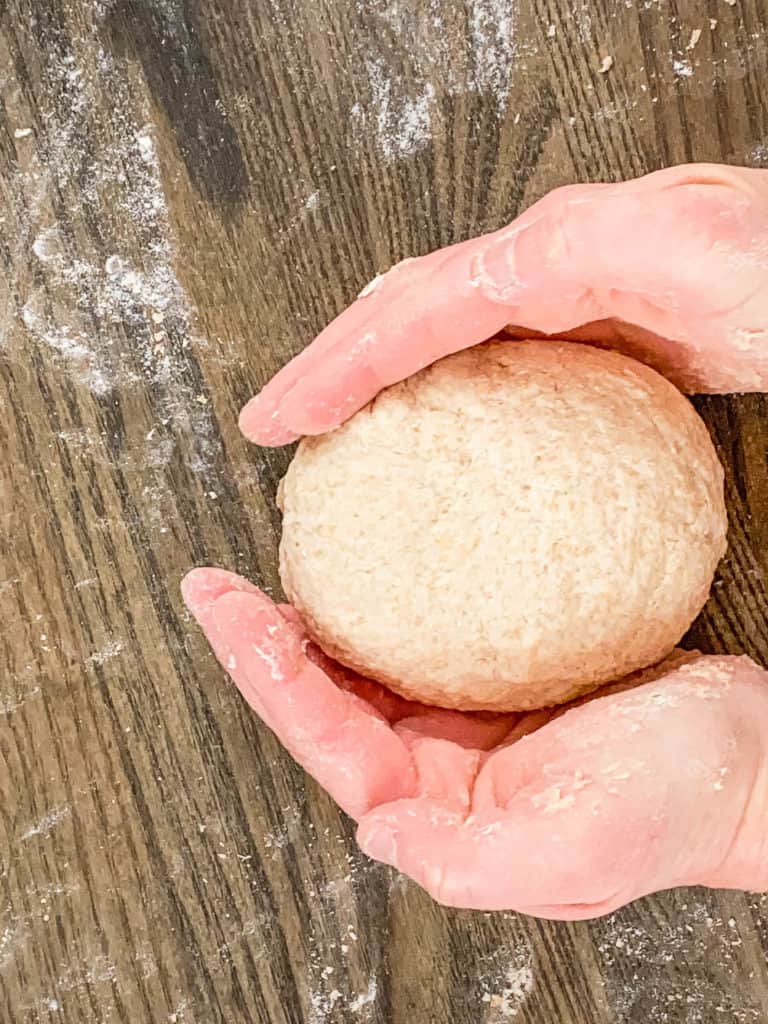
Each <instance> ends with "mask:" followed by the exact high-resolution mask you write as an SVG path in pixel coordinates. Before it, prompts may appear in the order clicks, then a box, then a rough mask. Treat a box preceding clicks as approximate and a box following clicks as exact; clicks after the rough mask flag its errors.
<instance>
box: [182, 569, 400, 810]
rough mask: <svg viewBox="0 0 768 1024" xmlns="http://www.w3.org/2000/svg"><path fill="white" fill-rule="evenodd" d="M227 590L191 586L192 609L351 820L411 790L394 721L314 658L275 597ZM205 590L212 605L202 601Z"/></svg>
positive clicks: (246, 690) (199, 583)
mask: <svg viewBox="0 0 768 1024" xmlns="http://www.w3.org/2000/svg"><path fill="white" fill-rule="evenodd" d="M206 585H208V591H206V590H205V587H206ZM225 585H226V580H225V579H222V578H221V577H218V578H217V579H216V580H215V581H214V580H213V579H209V578H207V577H205V576H203V577H198V578H197V579H193V580H191V581H190V582H189V583H187V584H185V595H186V594H189V593H191V598H192V600H191V604H190V610H191V611H192V612H193V614H195V616H196V618H198V621H199V622H200V624H201V626H203V628H204V630H205V632H206V635H207V636H208V638H209V640H210V642H211V645H212V646H213V648H214V650H215V652H216V655H217V657H218V658H219V660H220V661H221V663H222V665H223V666H224V667H225V668H226V669H227V671H228V672H229V673H230V675H231V676H232V679H233V680H234V682H235V684H236V685H237V687H238V689H239V690H240V691H241V693H242V694H243V696H244V697H245V698H246V700H247V701H248V703H249V704H250V705H251V706H252V707H253V708H254V710H255V711H256V712H257V714H259V716H260V717H261V718H262V719H263V720H264V722H265V724H267V725H268V726H269V727H270V728H271V729H272V730H273V731H274V732H275V733H276V734H277V736H278V738H279V739H280V740H281V742H282V743H283V744H284V745H285V747H286V749H287V750H288V751H289V753H291V754H292V756H293V757H294V758H295V759H296V760H297V761H298V762H299V763H300V764H301V765H302V766H303V767H304V768H306V770H307V771H308V772H309V773H310V774H311V775H313V776H314V778H315V779H317V781H318V782H319V783H320V785H321V786H323V787H324V788H325V789H326V790H327V791H328V792H329V793H330V795H331V796H332V797H333V798H334V799H335V800H336V801H337V803H339V805H340V806H341V807H342V808H343V809H344V810H345V811H347V813H349V814H351V815H352V816H353V817H358V816H359V815H361V814H363V813H364V812H365V811H366V810H367V809H368V808H369V807H371V806H374V805H375V804H377V803H380V802H381V801H383V800H391V799H397V798H398V794H400V795H409V794H410V793H412V792H413V791H414V790H415V780H414V770H413V764H412V761H411V757H410V754H409V753H408V750H407V749H406V747H405V745H404V744H403V742H402V740H401V739H400V738H399V737H398V736H396V735H395V734H394V733H393V732H392V730H391V729H390V727H389V725H388V723H387V722H386V721H385V720H384V719H383V718H382V717H381V716H380V715H378V714H377V713H376V712H375V711H374V710H373V709H372V708H370V707H368V706H367V705H366V704H365V703H364V702H363V701H362V700H360V699H359V698H358V697H356V696H355V695H354V694H352V693H347V692H345V691H343V690H340V689H339V688H338V687H337V686H335V685H334V683H333V682H332V681H331V680H330V679H329V678H328V677H327V676H326V675H325V673H324V672H323V671H322V670H321V669H320V668H318V667H317V666H316V665H314V664H313V663H312V662H311V661H309V659H308V658H307V657H306V655H305V653H304V650H303V638H302V635H301V632H300V631H299V630H298V629H297V628H296V626H294V625H292V624H290V623H288V622H287V621H286V620H285V619H284V618H283V617H282V615H281V614H280V612H279V610H278V609H277V608H276V606H275V605H274V604H273V603H272V602H271V601H270V600H269V598H267V597H266V596H265V595H264V594H262V593H260V592H259V591H257V590H255V588H253V589H250V590H245V589H243V588H237V589H232V590H228V591H224V592H222V587H223V586H225ZM203 593H207V594H208V595H209V596H210V598H211V599H212V600H211V601H210V602H208V603H202V602H201V600H198V599H199V598H201V595H202V594H203Z"/></svg>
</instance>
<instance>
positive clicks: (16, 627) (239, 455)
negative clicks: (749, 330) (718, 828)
mask: <svg viewBox="0 0 768 1024" xmlns="http://www.w3.org/2000/svg"><path fill="white" fill-rule="evenodd" d="M606 57H611V58H612V66H611V67H610V68H609V69H608V70H606V71H604V72H602V73H601V71H600V70H599V69H600V67H601V65H602V64H603V62H604V58H606ZM606 63H609V62H606ZM767 74H768V2H766V0H736V2H730V3H729V2H728V0H637V2H631V0H626V2H624V0H584V2H582V0H573V2H565V0H474V2H472V0H0V227H1V228H2V233H1V234H0V255H1V258H2V267H3V273H2V276H1V277H0V312H1V314H2V315H1V316H0V371H1V379H0V452H1V453H2V457H1V458H0V523H2V530H0V622H1V623H2V629H1V631H0V1020H1V1021H2V1022H9V1024H10V1022H13V1024H22V1022H40V1024H43V1022H45V1024H48V1022H51V1024H90V1022H94V1024H95V1022H100V1024H106V1022H109V1024H117V1022H126V1024H127V1022H131V1024H137V1022H140V1024H144V1022H146V1024H166V1022H173V1024H217V1022H222V1024H224V1022H226V1024H246V1022H247V1024H253V1022H259V1024H261V1022H264V1024H267V1022H269V1024H289V1022H290V1024H296V1022H305V1024H336V1022H345V1024H346V1022H353V1024H354V1022H358V1021H359V1022H361V1024H383V1022H388V1024H389V1022H393V1024H433V1022H435V1024H437V1022H439V1024H443V1022H448V1024H496V1022H504V1021H508V1020H513V1019H514V1020H515V1021H516V1022H517V1024H608V1022H615V1024H630V1022H631V1024H635V1022H637V1024H640V1022H644V1024H645V1022H648V1024H709V1022H720V1021H723V1022H729V1024H730V1022H745V1024H748V1022H761V1021H768V966H766V951H767V950H768V902H766V901H765V900H763V899H762V898H760V897H756V896H746V895H742V894H739V893H712V892H705V891H698V890H696V891H679V892H675V893H670V894H665V895H661V896H658V897H655V898H650V899H645V900H642V901H640V902H638V903H636V904H635V905H633V906H631V907H629V908H627V909H625V910H623V911H622V912H620V913H617V914H614V915H612V916H611V917H609V918H607V919H605V920H601V921H597V922H594V923H585V924H575V925H567V924H552V923H542V922H537V921H533V920H529V919H525V918H522V917H520V916H517V915H515V914H511V913H509V914H494V915H486V914H479V913H469V912H455V911H449V910H444V909H442V908H440V907H438V906H436V905H434V904H433V903H432V902H431V901H430V900H429V899H428V898H427V897H426V896H425V895H424V894H423V893H421V892H420V891H419V890H418V889H417V888H416V887H415V886H413V885H411V884H409V883H407V882H405V881H403V880H402V879H400V878H398V877H396V876H395V875H394V874H393V873H392V872H390V871H388V870H386V869H384V868H380V867H378V866H377V865H374V864H372V863H370V862H368V861H366V860H365V859H364V858H363V857H362V856H361V855H360V854H359V853H358V852H357V851H356V848H355V844H354V839H353V828H352V826H351V824H350V822H349V821H347V820H346V819H345V818H344V817H343V816H342V815H341V814H340V813H339V812H338V811H337V810H336V808H335V807H334V806H333V805H332V803H331V802H330V801H329V800H328V799H327V798H326V797H325V795H324V794H323V793H322V792H320V791H319V789H318V788H317V787H316V786H315V785H314V783H312V781H311V780H308V779H307V778H305V777H304V775H303V774H302V772H301V771H300V770H298V769H297V768H296V767H295V766H294V765H293V764H292V762H291V761H290V759H289V758H288V757H287V756H286V755H285V754H284V753H283V752H282V751H281V749H280V747H279V745H278V744H277V742H276V741H275V740H274V738H273V737H272V736H271V734H269V732H268V731H267V730H265V729H264V728H262V727H261V726H260V725H259V723H258V722H257V721H256V720H255V718H254V717H252V715H251V714H250V713H249V711H248V709H247V708H246V707H245V705H244V703H243V701H242V700H241V699H240V697H239V695H238V694H237V693H236V692H235V690H234V688H233V687H232V686H231V685H229V684H228V683H227V681H226V679H225V678H224V676H223V673H222V672H221V671H220V669H219V668H218V667H217V665H216V664H215V662H214V660H213V658H212V656H211V654H210V653H209V650H208V647H207V645H206V643H205V641H204V639H203V637H202V636H201V635H200V634H199V633H198V631H197V629H196V628H195V627H194V624H193V623H191V622H190V620H189V618H188V616H187V615H186V613H185V611H184V609H183V607H182V605H181V602H180V598H179V589H178V584H179V580H180V578H181V576H182V575H183V573H184V572H185V570H186V569H187V568H189V567H190V566H192V565H195V564H205V563H211V564H219V565H222V566H226V567H228V568H232V569H236V570H238V571H240V572H242V573H244V574H246V575H248V576H250V577H251V578H253V579H254V580H256V581H258V582H259V583H260V584H262V585H263V586H265V587H266V588H267V589H269V590H271V591H272V592H277V587H278V581H277V575H276V563H275V551H276V539H277V531H278V529H279V521H278V518H277V514H276V511H275V506H274V493H275V488H276V484H277V481H278V479H279V477H280V476H281V474H282V472H283V471H284V469H285V466H286V465H287V462H288V459H289V457H290V451H287V450H286V451H282V450H281V451H272V452H270V451H260V450H257V449H255V448H253V447H251V446H249V445H248V444H247V443H246V442H245V441H244V440H243V439H242V438H241V436H240V435H239V433H238V430H237V426H236V415H237V412H238V409H239V407H240V406H241V404H242V403H243V402H244V401H245V400H246V399H247V398H248V397H249V396H250V395H251V394H252V393H253V392H254V391H255V390H256V389H257V388H258V387H259V386H260V385H261V384H262V383H263V382H264V381H265V380H267V379H268V377H269V376H270V375H271V374H272V373H273V372H274V371H275V370H276V369H277V368H278V367H279V366H281V365H282V364H283V363H284V362H286V361H287V359H288V358H289V357H290V356H291V355H293V354H295V353H296V352H298V351H299V350H300V349H301V348H302V347H303V346H304V345H305V344H307V342H308V341H309V340H310V339H311V338H312V336H313V335H314V334H315V333H316V332H317V331H318V330H319V329H320V328H321V327H322V326H323V325H324V324H325V323H326V322H327V321H328V320H329V319H330V318H331V317H332V316H333V315H334V314H336V313H337V312H338V311H339V310H340V309H342V308H343V307H344V306H345V304H346V303H347V302H348V301H350V300H351V299H352V297H353V296H354V295H355V294H356V293H357V292H358V291H359V289H360V288H361V287H362V285H363V284H364V283H365V282H367V281H368V280H369V279H370V278H372V277H373V276H374V275H375V274H376V273H377V272H378V271H381V270H384V269H386V268H387V267H388V266H390V265H391V264H392V263H394V262H396V261H397V260H399V259H400V258H402V257H403V256H406V255H412V254H418V253H423V252H426V251H428V250H430V249H432V248H434V247H436V246H439V245H444V244H446V243H449V242H453V241H455V240H458V239H463V238H467V237H470V236H472V235H475V234H478V233H480V232H482V231H485V230H488V229H491V228H494V227H497V226H500V225H501V224H503V223H505V222H506V221H508V220H509V219H511V218H512V217H513V216H514V215H515V214H516V213H517V212H518V211H519V210H521V209H522V208H523V207H525V206H526V205H528V204H529V203H531V202H532V201H533V200H535V199H536V198H538V197H539V196H541V195H543V194H544V193H545V192H546V191H548V190H549V189H550V188H552V187H554V186H556V185H559V184H562V183H565V182H571V181H588V180H601V179H604V180H618V179H622V178H626V177H630V176H633V175H637V174H640V173H643V172H645V171H649V170H652V169H654V168H658V167H661V166H665V165H668V164H671V163H675V162H681V161H686V160H712V161H723V162H728V163H736V164H748V165H751V166H762V165H764V166H768V104H767V97H766V89H765V85H764V83H765V81H766V75H767ZM698 406H699V409H700V410H701V412H702V414H703V415H704V417H705V418H706V420H707V422H708V424H709V426H710V428H711V429H712V432H713V434H714V436H715V439H716V441H717V444H718V446H719V450H720V452H721V455H722V457H723V460H724V462H725V464H726V466H727V472H728V494H729V501H730V510H731V515H732V535H731V548H730V555H729V557H728V559H727V560H726V562H725V564H724V566H723V568H722V572H721V576H720V578H719V580H718V582H717V584H716V586H715V588H714V592H713V598H712V600H711V601H710V603H709V605H708V607H707V609H706V611H705V613H704V615H703V616H702V618H701V619H700V621H699V623H698V624H697V626H696V627H695V630H694V639H695V640H696V642H698V643H699V644H701V645H702V646H703V647H704V648H705V649H706V650H709V651H723V650H727V651H734V652H738V651H747V652H748V653H749V654H751V655H752V656H753V657H755V658H756V659H757V660H758V661H761V662H762V663H763V664H766V663H768V620H767V619H766V599H765V583H764V580H765V571H766V568H768V483H767V482H766V480H767V475H766V446H767V443H768V400H767V399H766V398H765V397H763V396H750V397H742V398H739V397H731V398H719V397H718V398H707V399H705V400H701V401H699V402H698Z"/></svg>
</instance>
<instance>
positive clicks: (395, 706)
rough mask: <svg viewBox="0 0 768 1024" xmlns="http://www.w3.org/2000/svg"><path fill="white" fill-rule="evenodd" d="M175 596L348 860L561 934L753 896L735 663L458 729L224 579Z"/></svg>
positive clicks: (765, 714) (765, 878) (753, 833)
mask: <svg viewBox="0 0 768 1024" xmlns="http://www.w3.org/2000/svg"><path fill="white" fill-rule="evenodd" d="M183 590H184V597H185V600H186V602H187V605H188V606H189V608H190V610H191V611H192V613H193V614H194V615H195V617H196V618H197V620H198V622H199V623H200V625H201V626H202V628H203V630H204V631H205V633H206V635H207V637H208V639H209V641H210V643H211V645H212V646H213V648H214V650H215V652H216V655H217V657H218V658H219V660H220V662H221V663H222V665H223V666H224V667H225V668H226V669H227V670H228V671H229V673H230V675H231V676H232V678H233V679H234V681H235V683H236V684H237V686H238V687H239V689H240V690H241V692H242V693H243V696H244V697H245V698H246V700H247V701H248V702H249V704H250V705H251V707H252V708H253V709H254V710H255V711H256V712H257V714H258V715H260V717H261V718H262V719H263V721H264V722H265V723H266V724H267V725H268V726H269V727H270V728H271V729H272V730H273V731H274V732H275V733H276V734H277V736H278V737H279V739H280V740H281V741H282V742H283V743H284V745H285V746H286V748H287V749H288V751H289V752H290V753H291V754H292V755H293V757H294V758H295V759H296V760H297V761H298V762H299V763H300V764H301V765H303V766H304V768H305V769H306V770H307V771H308V772H309V773H310V774H311V775H313V776H314V777H315V778H316V779H317V781H318V782H319V783H320V784H321V785H322V786H323V787H324V788H325V789H326V790H327V791H328V792H329V793H330V795H331V796H332V797H333V798H334V799H335V800H336V801H337V802H338V803H339V804H340V805H341V807H342V808H343V809H344V810H345V811H346V812H347V813H348V814H350V815H352V817H354V818H355V819H356V820H357V821H358V822H359V827H358V841H359V843H360V846H361V848H362V849H363V850H364V851H365V852H366V853H368V854H369V855H370V856H372V857H374V858H376V859H378V860H382V861H385V862H386V863H388V864H391V865H393V866H394V867H396V868H398V869H399V870H401V871H403V872H404V873H405V874H407V875H410V877H411V878H413V879H414V880H415V881H416V882H418V883H419V884H420V885H422V886H423V887H424V888H425V889H426V890H427V891H428V892H429V893H431V895H432V896H433V897H434V898H435V899H437V900H439V901H440V902H441V903H445V904H447V905H450V906H457V907H470V908H475V909H480V910H496V909H514V910H518V911H521V912H524V913H528V914H534V915H537V916H540V917H550V918H557V919H562V920H573V919H579V918H588V917H595V916H598V915H600V914H605V913H608V912H610V911H612V910H615V909H616V908H617V907H620V906H622V905H624V904H625V903H628V902H630V901H631V900H633V899H636V898H637V897H639V896H642V895H644V894H647V893H651V892H655V891H657V890H661V889H667V888H670V887H672V886H678V885H710V886H722V887H732V888H744V889H756V890H757V889H760V890H763V889H768V830H767V829H766V828H765V822H766V820H768V673H766V672H765V671H763V670H762V669H760V668H758V667H757V666H756V665H755V664H753V663H752V662H751V661H750V660H749V659H748V658H744V657H741V658H736V657H705V656H698V655H687V656H686V655H683V654H677V655H675V656H673V657H672V658H670V659H669V660H668V661H667V662H666V663H664V664H663V665H662V666H658V667H657V668H656V669H655V670H653V671H652V672H650V673H645V674H643V675H641V677H640V678H639V680H638V679H634V680H630V681H629V683H625V684H623V685H619V686H616V685H614V686H609V687H607V688H605V689H604V690H603V691H601V692H600V693H598V694H597V695H596V696H593V697H592V698H591V699H589V700H587V701H584V702H581V703H577V704H575V705H572V706H570V707H568V708H566V709H556V710H549V711H541V712H533V713H529V714H527V715H488V714H477V713H476V714H462V713H460V712H455V711H444V710H440V709H435V708H428V707H424V706H422V705H418V704H412V703H408V702H406V701H404V700H401V699H400V698H398V697H396V696H395V695H393V694H391V693H389V692H388V691H386V690H384V689H383V688H381V687H379V686H378V685H377V684H375V683H372V682H369V681H367V680H364V679H361V678H360V677H358V676H355V675H354V674H353V673H350V672H348V671H347V670H346V669H343V668H341V667H340V666H339V665H336V664H335V663H333V662H331V661H330V660H329V659H327V658H326V657H325V655H323V654H322V653H321V652H320V651H319V650H318V649H317V648H316V647H314V645H313V644H312V643H310V642H309V640H308V639H307V637H306V636H305V634H304V632H303V630H302V628H301V626H300V624H299V623H298V621H297V617H296V614H295V612H293V610H292V609H291V608H288V607H282V608H279V607H277V606H276V605H274V604H273V603H272V602H271V601H270V600H269V598H267V597H266V596H265V595H264V594H262V593H261V592H260V591H259V590H257V589H256V588H255V587H254V586H253V585H252V584H250V583H248V582H247V581H246V580H244V579H242V578H241V577H238V576H235V575H233V574H231V573H226V572H223V571H222V570H219V569H195V570H193V571H192V572H191V573H190V574H189V575H188V576H187V578H186V580H185V581H184V587H183ZM643 680H645V681H643Z"/></svg>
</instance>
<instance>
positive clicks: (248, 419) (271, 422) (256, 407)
mask: <svg viewBox="0 0 768 1024" xmlns="http://www.w3.org/2000/svg"><path fill="white" fill-rule="evenodd" d="M238 425H239V427H240V430H241V432H242V433H243V435H244V436H245V437H246V438H247V439H248V440H249V441H252V442H253V443H254V444H261V445H264V446H265V447H268V448H275V447H277V446H279V445H283V444H290V443H291V442H292V441H296V440H297V439H298V437H299V435H298V434H296V433H294V432H293V431H292V430H288V429H287V428H286V427H285V426H284V424H283V422H282V420H281V418H280V412H279V409H274V408H271V403H267V402H266V401H265V400H262V396H261V394H258V395H256V396H255V398H252V399H251V400H250V402H248V403H247V404H246V405H245V406H243V408H242V410H241V412H240V417H239V419H238Z"/></svg>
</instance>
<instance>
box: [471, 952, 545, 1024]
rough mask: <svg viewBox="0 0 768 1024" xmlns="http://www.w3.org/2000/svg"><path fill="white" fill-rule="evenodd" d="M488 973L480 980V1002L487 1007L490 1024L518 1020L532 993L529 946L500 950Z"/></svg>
mask: <svg viewBox="0 0 768 1024" xmlns="http://www.w3.org/2000/svg"><path fill="white" fill-rule="evenodd" d="M486 959H488V960H489V961H490V970H487V971H485V972H484V973H483V974H482V975H481V977H480V1002H481V1003H482V1004H484V1005H487V1007H488V1011H489V1015H488V1017H487V1020H488V1021H489V1022H495V1021H499V1022H501V1021H506V1020H511V1019H512V1018H514V1017H517V1016H518V1014H519V1013H520V1011H521V1010H522V1009H523V1008H524V1006H525V1003H526V1001H527V999H528V996H529V995H530V993H531V992H532V991H533V987H534V981H535V975H534V970H535V958H534V953H533V950H532V949H531V948H530V947H529V946H522V947H520V948H518V949H514V950H509V949H504V948H502V949H499V950H497V951H495V952H494V953H493V954H492V956H490V957H488V958H486Z"/></svg>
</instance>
